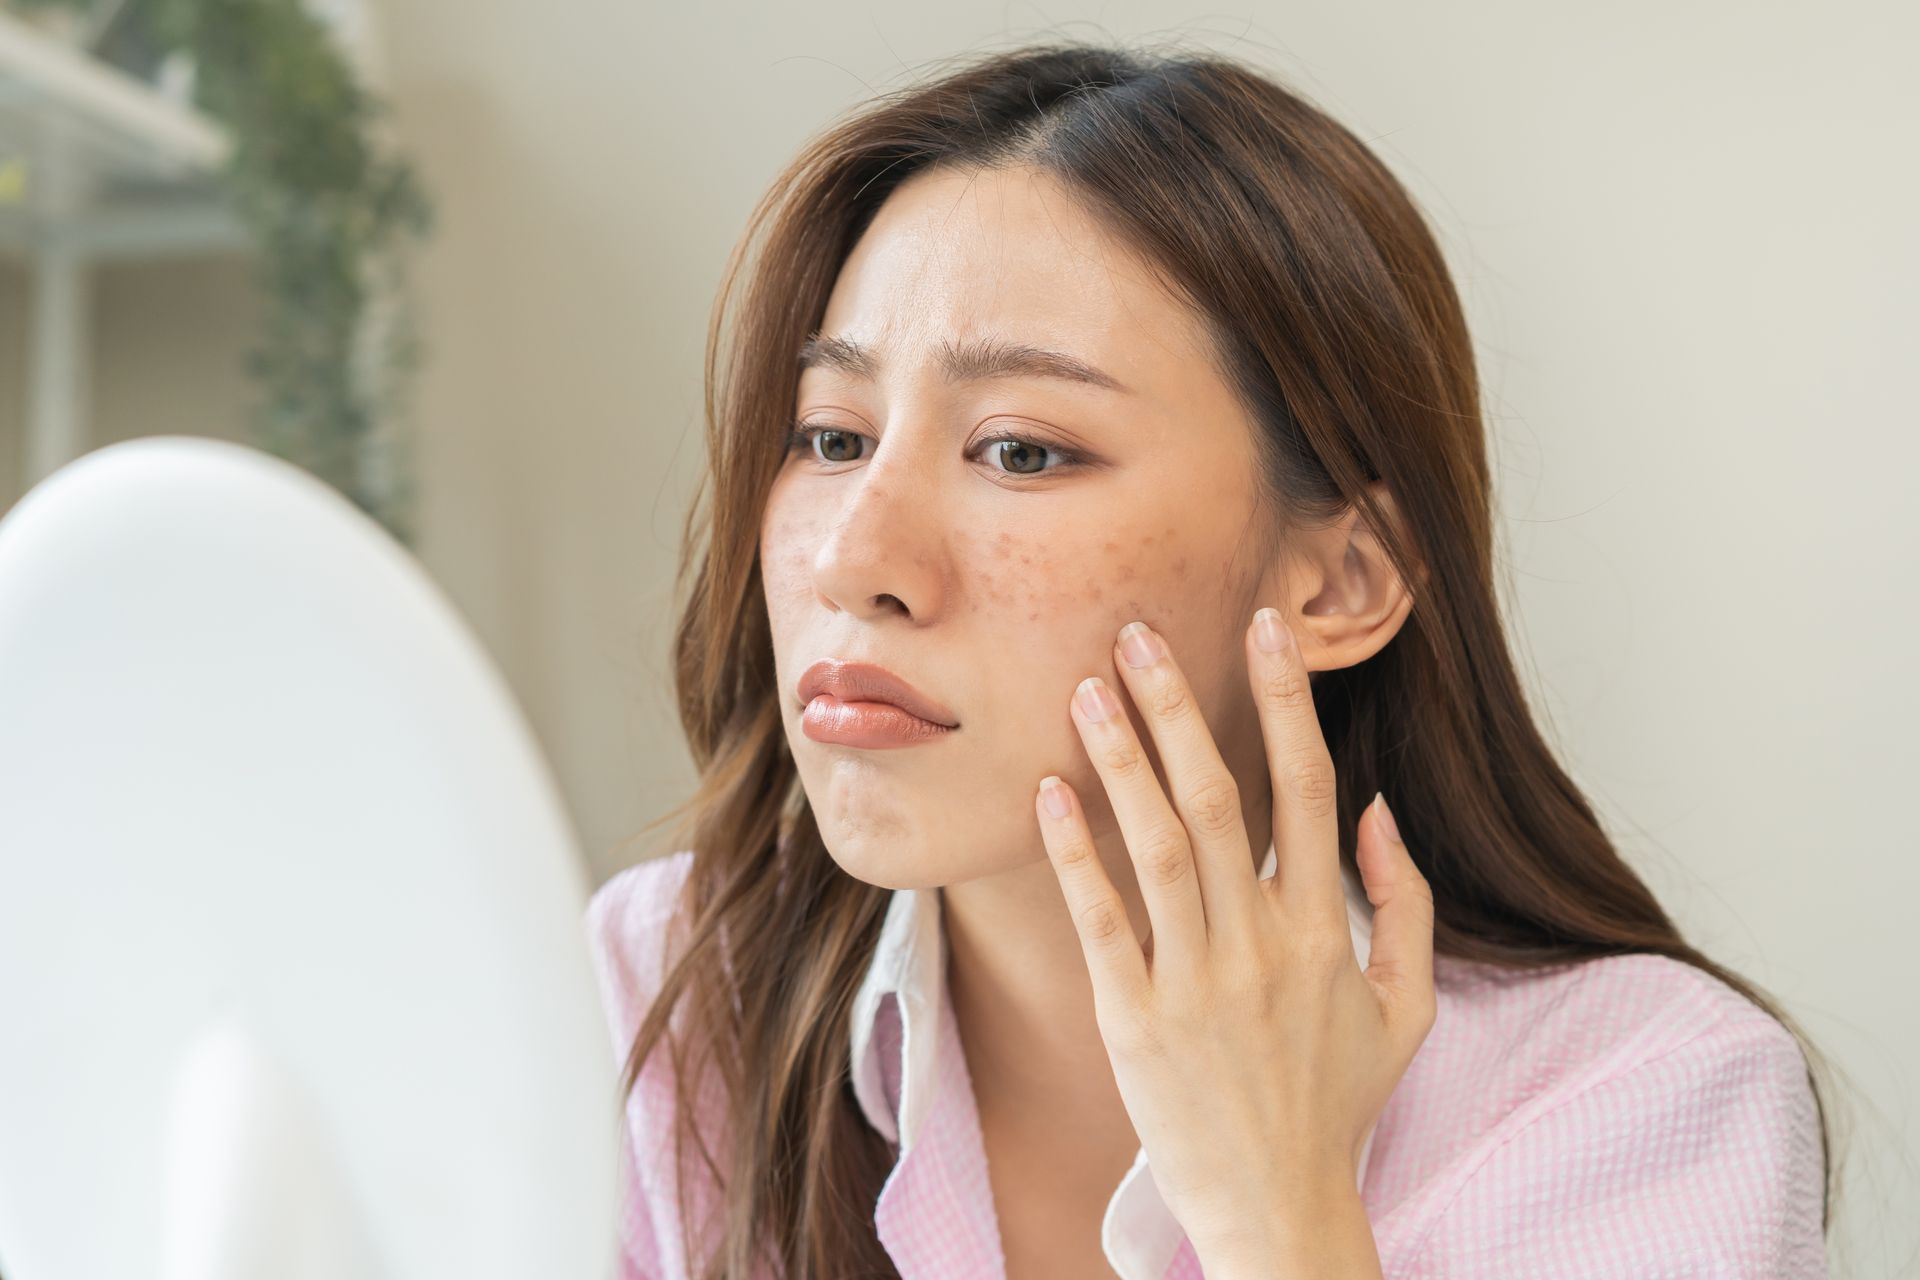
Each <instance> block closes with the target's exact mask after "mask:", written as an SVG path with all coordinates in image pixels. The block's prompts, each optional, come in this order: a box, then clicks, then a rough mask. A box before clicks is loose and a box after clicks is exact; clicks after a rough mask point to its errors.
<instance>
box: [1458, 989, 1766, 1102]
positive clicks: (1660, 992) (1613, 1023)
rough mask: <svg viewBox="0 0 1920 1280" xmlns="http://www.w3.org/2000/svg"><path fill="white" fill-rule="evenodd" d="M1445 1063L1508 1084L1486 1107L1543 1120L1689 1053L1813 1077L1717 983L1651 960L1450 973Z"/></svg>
mask: <svg viewBox="0 0 1920 1280" xmlns="http://www.w3.org/2000/svg"><path fill="white" fill-rule="evenodd" d="M1436 985H1437V986H1438V987H1439V999H1440V1004H1441V1008H1440V1011H1439V1013H1438V1014H1437V1015H1436V1020H1435V1026H1434V1031H1435V1033H1437V1034H1439V1035H1440V1036H1441V1039H1440V1041H1439V1043H1438V1045H1437V1046H1436V1048H1437V1049H1438V1051H1439V1056H1440V1057H1441V1058H1443V1059H1445V1060H1447V1061H1446V1063H1443V1064H1442V1065H1451V1066H1453V1067H1455V1068H1457V1069H1463V1070H1464V1071H1465V1073H1466V1074H1468V1075H1476V1076H1486V1077H1488V1078H1490V1079H1494V1080H1503V1081H1504V1082H1505V1083H1506V1085H1507V1087H1506V1088H1505V1089H1504V1090H1499V1091H1496V1094H1495V1096H1493V1097H1490V1098H1489V1099H1488V1103H1489V1105H1491V1106H1493V1107H1495V1108H1498V1109H1500V1110H1501V1111H1502V1112H1503V1113H1505V1114H1506V1115H1508V1116H1512V1115H1513V1113H1515V1112H1523V1113H1524V1112H1538V1111H1544V1110H1547V1109H1549V1108H1551V1107H1552V1106H1554V1105H1557V1104H1558V1103H1559V1102H1562V1101H1564V1100H1566V1099H1568V1098H1571V1097H1572V1096H1574V1095H1576V1094H1578V1093H1580V1092H1582V1091H1584V1090H1586V1089H1589V1088H1592V1087H1593V1086H1595V1085H1597V1084H1600V1083H1602V1082H1603V1081H1606V1080H1609V1079H1612V1078H1614V1077H1617V1076H1620V1075H1622V1074H1625V1073H1626V1072H1629V1071H1633V1070H1635V1069H1637V1068H1639V1067H1641V1066H1644V1065H1646V1064H1649V1063H1651V1062H1654V1061H1656V1060H1658V1059H1660V1058H1662V1057H1664V1056H1665V1055H1667V1054H1669V1053H1672V1052H1675V1051H1678V1050H1680V1049H1682V1048H1683V1047H1684V1046H1687V1045H1689V1044H1692V1045H1693V1046H1694V1048H1693V1053H1694V1054H1695V1055H1698V1054H1699V1053H1701V1052H1706V1051H1711V1050H1713V1049H1715V1048H1720V1047H1724V1048H1727V1049H1732V1048H1734V1047H1735V1046H1742V1047H1744V1049H1745V1051H1750V1052H1757V1053H1760V1054H1762V1055H1763V1056H1765V1057H1767V1058H1769V1059H1770V1060H1773V1061H1774V1064H1775V1065H1776V1066H1777V1067H1780V1068H1782V1069H1784V1068H1787V1067H1791V1068H1792V1069H1794V1070H1801V1071H1803V1070H1804V1060H1803V1059H1802V1057H1801V1053H1800V1047H1799V1042H1798V1041H1797V1040H1795V1039H1794V1037H1793V1034H1792V1032H1790V1031H1788V1030H1787V1029H1786V1027H1785V1026H1783V1025H1782V1024H1781V1023H1780V1022H1779V1021H1778V1020H1777V1019H1775V1018H1774V1017H1773V1016H1772V1015H1771V1014H1769V1013H1768V1012H1767V1011H1766V1010H1764V1009H1762V1008H1760V1007H1759V1006H1757V1005H1755V1004H1754V1003H1753V1002H1752V1001H1750V1000H1748V999H1747V998H1746V997H1745V996H1743V995H1741V994H1740V993H1739V992H1738V991H1735V990H1734V989H1733V988H1732V987H1731V986H1728V985H1727V984H1726V983H1725V982H1722V981H1721V980H1720V979H1719V978H1717V977H1715V976H1714V975H1712V974H1710V973H1707V972H1706V971H1705V970H1703V969H1699V968H1697V967H1695V966H1694V965H1691V964H1688V963H1686V962H1685V961H1683V960H1675V959H1673V958H1671V957H1668V956H1662V955H1654V954H1651V953H1640V952H1636V953H1630V954H1624V955H1612V956H1600V957H1596V958H1593V959H1589V960H1582V961H1578V962H1574V963H1570V964H1563V965H1555V966H1552V967H1550V968H1545V969H1504V968H1499V967H1496V966H1492V965H1486V964H1462V963H1458V962H1454V963H1450V964H1448V965H1447V966H1446V974H1445V977H1444V978H1441V977H1439V976H1438V969H1436ZM1443 1024H1445V1025H1444V1026H1443Z"/></svg>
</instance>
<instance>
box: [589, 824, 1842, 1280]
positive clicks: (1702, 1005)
mask: <svg viewBox="0 0 1920 1280" xmlns="http://www.w3.org/2000/svg"><path fill="white" fill-rule="evenodd" d="M692 858H693V854H692V853H691V852H688V851H682V852H679V853H674V854H671V855H669V856H667V857H665V858H661V859H657V860H655V861H651V862H646V863H642V864H640V865H639V866H635V867H630V868H628V869H627V870H625V871H622V872H620V873H619V874H617V875H615V876H614V877H613V878H612V879H611V880H609V881H607V883H606V884H605V885H603V886H602V887H601V888H600V889H599V891H598V892H597V893H595V895H594V897H593V901H592V903H591V905H590V906H589V908H588V911H587V923H588V929H589V934H590V937H591V940H592V944H593V948H594V954H595V957H596V961H597V963H598V965H599V973H600V980H601V984H602V992H603V994H604V996H605V998H606V1007H607V1016H608V1024H609V1027H610V1029H611V1032H612V1037H613V1044H614V1049H615V1052H616V1055H617V1060H624V1058H625V1055H626V1050H627V1048H628V1046H629V1045H630V1043H631V1041H632V1037H633V1033H634V1030H635V1029H636V1028H637V1027H638V1025H639V1019H640V1016H641V1014H642V1013H643V1012H644V1011H645V1010H646V1008H647V1007H648V1004H649V1001H650V999H651V995H652V992H653V991H654V990H656V989H657V987H658V983H659V979H660V974H661V972H662V958H661V950H662V942H663V939H664V937H665V927H666V924H667V918H668V914H669V911H670V909H671V907H672V904H673V900H674V897H675V894H676V892H677V890H678V888H679V885H680V882H681V881H682V879H683V878H684V877H685V875H686V873H687V870H688V868H689V867H690V866H691V862H692ZM1274 862H1275V860H1274V854H1273V849H1272V847H1271V846H1269V848H1268V850H1267V857H1266V861H1265V863H1264V865H1263V867H1262V869H1261V872H1260V874H1261V875H1262V876H1266V875H1270V874H1272V871H1273V868H1274ZM1345 888H1346V894H1347V912H1348V920H1349V923H1350V925H1351V929H1352V936H1353V943H1354V951H1355V955H1356V957H1357V958H1358V960H1359V961H1360V963H1361V964H1362V966H1364V965H1365V963H1366V959H1367V950H1368V942H1369V940H1370V937H1371V932H1372V907H1371V905H1370V904H1369V903H1368V902H1367V899H1366V895H1365V893H1364V891H1363V890H1362V888H1361V886H1360V884H1359V881H1358V878H1357V877H1356V876H1355V875H1354V873H1353V872H1352V871H1351V870H1347V871H1346V872H1345ZM945 972H946V967H945V940H944V936H943V934H942V932H941V914H940V896H939V892H938V891H937V890H914V889H900V890H895V891H894V894H893V897H892V899H891V902H890V905H889V907H888V911H887V916H886V920H885V923H884V925H883V927H882V930H881V936H880V943H879V946H878V948H877V950H876V952H875V955H874V959H873V963H872V965H871V967H870V968H869V970H868V972H867V974H866V979H865V982H864V983H863V985H862V987H861V989H860V991H859V993H858V996H857V997H856V1000H855V1004H854V1018H853V1034H852V1044H851V1046H850V1054H849V1067H850V1070H851V1078H852V1082H853V1090H854V1094H855V1097H856V1098H857V1099H858V1101H859V1104H860V1107H861V1110H862V1112H863V1113H864V1114H865V1116H866V1118H867V1121H868V1123H870V1124H871V1125H873V1127H874V1128H875V1129H876V1130H878V1131H879V1132H880V1133H881V1134H883V1135H885V1136H886V1138H887V1139H888V1140H889V1142H890V1143H891V1144H893V1146H894V1147H895V1149H896V1152H897V1158H896V1162H895V1164H894V1167H893V1171H892V1173H891V1174H889V1176H888V1177H887V1179H886V1182H885V1184H884V1185H883V1186H882V1187H881V1190H880V1197H879V1200H878V1202H877V1204H876V1205H875V1206H874V1216H873V1221H874V1227H875V1230H876V1232H877V1234H878V1237H879V1239H880V1241H881V1243H882V1244H883V1245H884V1246H885V1248H886V1250H887V1252H888V1254H889V1255H891V1257H892V1258H893V1261H894V1263H895V1265H896V1266H897V1267H898V1269H899V1271H900V1274H901V1276H902V1277H903V1280H995V1278H1001V1280H1004V1277H1005V1274H1006V1267H1005V1260H1004V1257H1003V1255H1002V1253H1001V1247H1000V1233H999V1227H998V1224H997V1220H996V1217H995V1214H994V1205H993V1194H992V1190H991V1186H990V1184H989V1182H988V1178H987V1161H986V1154H985V1151H984V1149H983V1147H982V1144H981V1138H980V1126H979V1117H978V1113H977V1111H976V1109H975V1104H974V1096H973V1086H972V1082H971V1080H970V1078H969V1077H968V1074H967V1067H966V1059H965V1056H964V1054H963V1053H962V1052H961V1047H960V1042H959V1033H958V1028H957V1025H956V1023H955V1021H954V1017H953V1010H952V1006H951V1004H950V1003H949V1002H948V1000H947V998H946V978H945ZM1434 974H1435V985H1436V988H1437V992H1438V1001H1439V1002H1438V1011H1437V1013H1436V1015H1435V1019H1434V1025H1433V1029H1432V1030H1431V1031H1430V1032H1429V1033H1428V1035H1427V1038H1426V1040H1425V1041H1424V1042H1423V1043H1422V1045H1421V1046H1420V1050H1419V1052H1418V1053H1417V1054H1416V1055H1415V1056H1414V1059H1413V1062H1412V1064H1411V1065H1410V1066H1409V1067H1408V1069H1407V1072H1406V1074H1405V1076H1403V1077H1402V1079H1401V1081H1400V1084H1399V1085H1398V1086H1397V1087H1396V1088H1395V1090H1394V1091H1393V1094H1392V1096H1391V1097H1389V1098H1388V1100H1387V1105H1386V1108H1385V1109H1384V1110H1383V1111H1382V1113H1381V1115H1380V1117H1379V1119H1378V1120H1377V1121H1376V1123H1375V1126H1374V1128H1373V1130H1372V1131H1371V1132H1370V1133H1369V1135H1368V1136H1367V1138H1366V1144H1365V1147H1364V1148H1363V1152H1362V1158H1361V1164H1360V1168H1359V1189H1360V1192H1361V1199H1362V1203H1363V1204H1364V1205H1365V1207H1366V1211H1367V1217H1368V1220H1369V1221H1370V1222H1371V1223H1372V1225H1373V1234H1374V1241H1375V1243H1376V1245H1377V1247H1378V1249H1379V1253H1380V1261H1381V1265H1382V1268H1383V1270H1384V1272H1385V1275H1386V1276H1387V1277H1388V1280H1437V1278H1438V1277H1459V1278H1471V1280H1549V1278H1554V1277H1569V1278H1571V1277H1580V1278H1583V1280H1584V1278H1589V1277H1591V1278H1596V1280H1597V1278H1599V1277H1618V1278H1620V1280H1627V1278H1629V1277H1631V1278H1632V1280H1651V1278H1653V1277H1664V1278H1672V1280H1679V1278H1682V1277H1685V1278H1689V1280H1692V1278H1696V1277H1697V1278H1700V1280H1707V1278H1712V1280H1736V1278H1737V1280H1754V1278H1758V1277H1793V1278H1795V1280H1802V1278H1808V1277H1819V1278H1821V1280H1824V1278H1825V1277H1826V1275H1827V1267H1826V1254H1825V1246H1824V1241H1823V1238H1822V1234H1821V1227H1820V1203H1821V1168H1820V1135H1819V1121H1818V1117H1817V1113H1816V1111H1815V1108H1814V1099H1813V1093H1812V1090H1811V1088H1810V1086H1809V1085H1808V1082H1807V1078H1806V1069H1805V1065H1804V1062H1803V1059H1802V1057H1801V1054H1800V1048H1799V1045H1798V1044H1797V1043H1796V1042H1795V1041H1794V1039H1793V1037H1792V1035H1791V1034H1790V1033H1789V1032H1788V1031H1787V1030H1786V1029H1785V1028H1784V1027H1782V1026H1781V1025H1780V1024H1779V1023H1778V1022H1776V1021H1774V1020H1773V1019H1772V1018H1771V1017H1769V1016H1767V1015H1766V1014H1765V1013H1764V1012H1762V1011H1760V1010H1759V1009H1756V1008H1755V1007H1754V1006H1752V1005H1751V1004H1749V1003H1748V1002H1747V1001H1746V1000H1744V999H1743V998H1742V997H1740V996H1739V995H1738V994H1737V993H1736V992H1734V991H1733V990H1732V989H1730V988H1728V987H1727V986H1725V985H1724V984H1722V983H1720V982H1717V981H1715V980H1714V979H1712V978H1711V977H1709V976H1708V975H1706V974H1704V973H1701V972H1700V971H1699V970H1697V969H1695V968H1693V967H1692V966H1690V965H1686V964H1683V963H1681V962H1679V961H1675V960H1670V959H1667V958H1666V957H1663V956H1653V955H1644V954H1634V955H1618V956H1608V957H1604V958H1600V959H1594V960H1587V961H1583V962H1580V963H1578V964H1572V965H1565V966H1561V967H1559V968H1557V969H1554V970H1550V971H1544V972H1533V973H1515V972H1510V971H1503V970H1501V969H1499V968H1497V967H1494V966H1490V965H1484V964H1477V963H1472V962H1467V961H1461V960H1457V959H1454V958H1452V957H1447V956H1439V957H1436V959H1435V964H1434ZM699 1097H700V1099H701V1106H700V1116H701V1125H702V1132H703V1133H705V1134H707V1135H709V1141H710V1142H716V1143H719V1144H722V1145H724V1143H725V1136H724V1134H722V1133H720V1132H719V1126H718V1124H717V1123H716V1120H717V1117H718V1116H719V1115H720V1111H719V1106H718V1104H719V1102H720V1096H719V1094H718V1092H717V1090H716V1088H715V1082H713V1081H711V1080H709V1081H707V1082H705V1084H704V1085H703V1087H702V1088H701V1090H700V1091H699ZM672 1102H673V1085H672V1078H671V1075H670V1074H669V1073H668V1069H667V1060H666V1057H665V1055H664V1054H658V1055H655V1056H654V1057H653V1058H651V1059H649V1061H648V1063H647V1066H646V1068H645V1069H644V1070H643V1071H642V1073H641V1076H640V1079H639V1082H638V1085H637V1087H636V1088H635V1090H634V1093H633V1095H632V1097H631V1098H630V1099H629V1102H628V1106H627V1117H626V1118H627V1124H626V1126H625V1129H624V1133H623V1141H622V1153H623V1162H624V1170H625V1183H624V1185H623V1188H622V1193H621V1205H622V1214H621V1221H620V1226H619V1239H620V1260H621V1261H620V1271H619V1275H620V1277H621V1280H689V1276H690V1272H689V1268H688V1264H687V1259H686V1257H685V1256H684V1254H683V1253H682V1250H681V1231H680V1214H679V1210H678V1206H677V1205H676V1203H675V1197H674V1188H673V1185H672V1181H671V1180H672V1176H673V1175H672V1150H673V1148H672V1129H671V1125H672V1112H671V1108H672ZM696 1160H697V1157H696ZM688 1195H689V1198H690V1199H691V1201H692V1207H693V1209H694V1212H695V1220H696V1221H704V1220H705V1214H706V1213H707V1212H708V1211H709V1210H711V1209H712V1208H713V1207H714V1205H715V1204H716V1203H717V1195H716V1194H715V1192H714V1189H713V1187H712V1186H711V1185H710V1183H709V1182H708V1181H707V1180H705V1179H702V1180H701V1181H700V1182H699V1183H697V1184H696V1185H694V1186H692V1187H689V1188H688ZM701 1238H702V1239H704V1240H707V1241H709V1242H711V1240H712V1238H713V1237H712V1236H711V1235H710V1234H709V1235H706V1236H703V1237H701ZM1101 1245H1102V1246H1103V1248H1104V1249H1105V1251H1106V1256H1107V1260H1108V1262H1109V1263H1110V1265H1111V1266H1112V1267H1113V1269H1114V1271H1115V1272H1116V1273H1117V1274H1118V1275H1119V1276H1120V1277H1122V1280H1194V1278H1196V1277H1201V1276H1202V1272H1201V1269H1200V1264H1199V1261H1198V1260H1197V1259H1196V1257H1195V1256H1194V1252H1193V1247H1192V1245H1191V1244H1190V1243H1189V1242H1188V1240H1187V1237H1186V1234H1185V1232H1184V1231H1182V1230H1181V1227H1180V1224H1179V1223H1178V1222H1177V1221H1176V1220H1175V1219H1174V1217H1173V1215H1172V1214H1171V1213H1170V1212H1169V1211H1168V1209H1167V1207H1166V1205H1165V1204H1164V1203H1163V1202H1162V1201H1161V1199H1160V1196H1159V1192H1158V1190H1157V1189H1156V1188H1155V1186H1154V1182H1153V1176H1152V1171H1151V1169H1150V1168H1149V1166H1148V1164H1147V1159H1146V1153H1145V1151H1144V1150H1142V1151H1141V1152H1139V1153H1138V1154H1137V1155H1136V1156H1135V1158H1134V1162H1133V1166H1132V1168H1130V1169H1129V1170H1128V1171H1127V1173H1126V1175H1125V1176H1124V1177H1122V1179H1121V1180H1120V1184H1119V1185H1118V1186H1117V1187H1116V1188H1115V1189H1114V1192H1113V1195H1112V1198H1111V1199H1110V1200H1109V1201H1108V1204H1107V1211H1106V1215H1105V1219H1104V1221H1103V1222H1102V1224H1101ZM1302 1280H1305V1278H1304V1277H1303V1278H1302Z"/></svg>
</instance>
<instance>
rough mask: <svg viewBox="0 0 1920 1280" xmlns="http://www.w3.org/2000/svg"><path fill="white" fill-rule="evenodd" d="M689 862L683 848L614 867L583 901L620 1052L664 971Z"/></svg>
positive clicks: (610, 1023) (609, 1019) (610, 1025)
mask: <svg viewBox="0 0 1920 1280" xmlns="http://www.w3.org/2000/svg"><path fill="white" fill-rule="evenodd" d="M692 868H693V851H692V850H691V849H682V850H680V851H678V852H675V853H670V854H667V855H665V856H664V857H659V858H652V859H649V860H648V861H646V862H642V863H638V864H636V865H634V866H631V867H628V868H626V869H625V870H623V871H619V872H616V873H615V874H614V875H613V876H612V877H610V878H609V879H608V880H607V881H606V883H604V884H602V885H601V886H600V887H599V888H598V889H596V890H594V892H593V896H592V897H591V898H589V899H588V901H587V910H586V919H585V923H586V930H587V943H588V946H589V947H590V949H591V950H592V954H593V962H594V971H595V975H596V977H597V978H598V979H599V982H600V995H601V999H602V1001H603V1003H604V1004H605V1007H606V1013H607V1022H608V1029H609V1030H610V1031H611V1032H612V1034H613V1037H614V1040H615V1043H616V1045H617V1046H618V1048H619V1049H620V1051H621V1052H622V1054H624V1053H625V1050H626V1047H627V1043H628V1042H629V1041H630V1040H631V1039H632V1035H633V1032H634V1030H635V1029H636V1028H637V1027H638V1026H639V1025H640V1019H641V1017H642V1016H643V1015H644V1014H645V1012H646V1009H647V1006H648V1005H649V1004H650V1003H651V1002H652V999H653V994H654V992H655V991H656V990H657V989H658V988H659V985H660V981H661V978H662V976H663V975H664V973H665V948H666V939H667V932H668V929H667V927H668V925H669V924H670V923H671V922H672V920H673V916H674V911H675V907H676V906H677V904H678V902H679V898H680V889H681V886H682V885H683V884H684V882H685V881H686V878H687V873H688V872H689V871H691V870H692Z"/></svg>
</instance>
